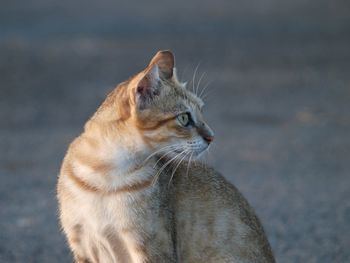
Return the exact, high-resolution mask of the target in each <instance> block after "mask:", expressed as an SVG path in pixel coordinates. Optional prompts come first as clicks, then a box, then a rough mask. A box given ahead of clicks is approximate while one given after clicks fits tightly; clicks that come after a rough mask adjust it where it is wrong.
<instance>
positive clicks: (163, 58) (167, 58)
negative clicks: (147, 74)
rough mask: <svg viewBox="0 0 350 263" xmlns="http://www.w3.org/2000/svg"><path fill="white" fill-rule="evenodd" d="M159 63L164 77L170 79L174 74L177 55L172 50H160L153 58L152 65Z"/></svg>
mask: <svg viewBox="0 0 350 263" xmlns="http://www.w3.org/2000/svg"><path fill="white" fill-rule="evenodd" d="M155 64H156V65H158V67H159V71H160V75H161V77H162V78H164V79H170V78H171V77H172V76H173V69H174V66H175V57H174V54H173V53H172V52H171V51H170V50H163V51H158V53H157V54H156V55H155V56H154V57H153V58H152V60H151V62H150V64H149V65H150V66H151V65H155Z"/></svg>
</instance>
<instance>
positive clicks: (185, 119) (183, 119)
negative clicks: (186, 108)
mask: <svg viewBox="0 0 350 263" xmlns="http://www.w3.org/2000/svg"><path fill="white" fill-rule="evenodd" d="M176 118H177V120H178V121H179V123H180V124H181V125H182V126H184V127H186V126H188V125H189V124H190V116H189V113H181V114H179V115H177V117H176Z"/></svg>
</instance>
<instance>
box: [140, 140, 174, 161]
mask: <svg viewBox="0 0 350 263" xmlns="http://www.w3.org/2000/svg"><path fill="white" fill-rule="evenodd" d="M174 146H176V144H173V145H168V146H165V147H162V148H160V149H158V150H157V151H155V152H153V153H151V154H150V155H149V156H148V157H147V158H146V159H145V160H143V162H142V165H145V164H146V162H147V161H148V160H149V159H150V158H152V157H153V156H154V155H156V154H157V153H159V152H161V151H163V150H165V149H167V148H171V147H174Z"/></svg>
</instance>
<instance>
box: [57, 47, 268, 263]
mask: <svg viewBox="0 0 350 263" xmlns="http://www.w3.org/2000/svg"><path fill="white" fill-rule="evenodd" d="M203 105H204V104H203V101H202V100H201V99H200V98H199V97H197V96H196V95H195V94H194V93H193V92H191V91H189V90H188V89H186V84H184V83H181V82H179V81H178V79H177V77H176V70H175V68H174V56H173V54H172V53H171V52H170V51H160V52H158V53H157V54H156V55H155V56H154V58H153V59H152V60H151V62H150V64H149V65H148V66H147V67H146V69H145V70H143V71H141V72H140V73H138V74H136V75H135V76H134V77H132V78H130V79H129V80H127V81H125V82H123V83H121V84H120V85H119V86H118V87H117V88H116V89H115V90H113V91H112V92H111V93H110V94H109V95H108V97H107V99H106V100H105V101H104V102H103V104H102V105H101V106H100V107H99V109H98V110H97V111H96V113H95V114H94V115H93V116H92V118H91V119H90V120H89V121H88V122H87V123H86V125H85V129H84V131H83V133H82V134H81V135H80V136H79V137H77V138H76V139H75V140H74V141H73V142H72V144H71V145H70V147H69V149H68V152H67V154H66V156H65V158H64V160H63V164H62V167H61V171H60V176H59V180H58V185H57V193H58V200H59V208H60V220H61V224H62V227H63V231H64V233H65V235H66V237H67V240H68V243H69V246H70V249H71V251H72V252H73V255H74V259H75V262H79V263H82V262H84V263H87V262H89V263H90V262H91V263H97V262H100V263H110V262H135V263H136V262H139V263H141V262H186V263H190V262H206V263H208V262H274V258H273V255H272V252H271V248H270V245H269V243H268V241H267V239H266V237H265V234H264V231H263V228H262V226H261V224H260V223H259V220H258V218H257V217H256V216H255V214H254V211H253V210H252V208H251V207H250V206H249V205H248V203H247V201H246V200H245V199H244V198H243V197H242V195H241V194H240V193H239V192H238V191H237V189H236V188H235V187H234V186H233V185H231V184H230V183H229V182H227V181H226V180H225V179H224V177H222V176H221V175H220V174H218V172H216V171H215V170H213V169H212V168H209V167H207V166H206V165H205V164H203V163H200V162H199V161H193V160H195V159H196V157H198V156H199V155H200V154H201V153H203V151H205V150H206V149H207V148H208V145H209V144H210V143H211V141H212V140H213V131H212V130H211V129H210V128H209V126H208V125H207V124H206V123H205V121H204V119H203V115H202V108H203Z"/></svg>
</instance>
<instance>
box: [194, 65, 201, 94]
mask: <svg viewBox="0 0 350 263" xmlns="http://www.w3.org/2000/svg"><path fill="white" fill-rule="evenodd" d="M200 64H201V62H198V64H197V66H196V69H195V70H194V74H193V77H192V92H193V93H194V94H196V92H195V89H194V83H195V81H196V74H197V70H198V67H199V65H200ZM196 95H197V94H196Z"/></svg>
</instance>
